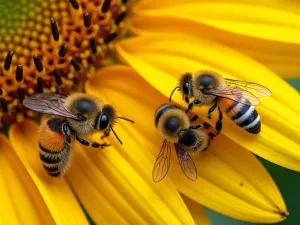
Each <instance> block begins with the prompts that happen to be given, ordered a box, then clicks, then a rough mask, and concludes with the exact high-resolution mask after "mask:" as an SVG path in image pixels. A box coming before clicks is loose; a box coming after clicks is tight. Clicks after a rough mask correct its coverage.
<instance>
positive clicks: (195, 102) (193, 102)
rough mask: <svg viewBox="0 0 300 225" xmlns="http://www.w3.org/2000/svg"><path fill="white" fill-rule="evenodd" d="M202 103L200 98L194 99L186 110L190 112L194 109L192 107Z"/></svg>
mask: <svg viewBox="0 0 300 225" xmlns="http://www.w3.org/2000/svg"><path fill="white" fill-rule="evenodd" d="M200 103H201V102H200V101H199V100H194V101H192V102H191V103H190V104H189V106H188V108H187V110H185V112H186V113H188V112H189V111H190V110H192V108H193V107H194V106H195V105H199V104H200Z"/></svg>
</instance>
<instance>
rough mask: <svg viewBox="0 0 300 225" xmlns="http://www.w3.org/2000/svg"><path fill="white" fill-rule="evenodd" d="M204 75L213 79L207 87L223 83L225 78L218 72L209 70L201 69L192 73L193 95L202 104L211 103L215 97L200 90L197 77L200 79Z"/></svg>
mask: <svg viewBox="0 0 300 225" xmlns="http://www.w3.org/2000/svg"><path fill="white" fill-rule="evenodd" d="M204 75H208V76H210V77H212V79H213V83H212V84H211V85H210V86H209V87H208V88H215V87H218V86H221V85H224V84H225V80H224V78H223V77H222V76H221V75H220V74H218V73H216V72H214V71H210V70H201V71H198V72H196V73H195V74H194V76H193V79H192V90H193V96H194V97H195V99H197V100H199V101H200V102H201V103H202V104H211V103H213V102H214V101H215V99H216V97H215V96H213V95H206V94H203V93H202V92H201V89H202V88H203V87H202V86H201V85H200V82H199V79H201V77H203V76H204Z"/></svg>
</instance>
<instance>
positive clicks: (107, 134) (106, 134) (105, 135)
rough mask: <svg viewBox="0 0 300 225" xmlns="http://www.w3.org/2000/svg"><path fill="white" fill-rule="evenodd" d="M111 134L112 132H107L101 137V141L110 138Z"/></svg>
mask: <svg viewBox="0 0 300 225" xmlns="http://www.w3.org/2000/svg"><path fill="white" fill-rule="evenodd" d="M109 134H110V132H105V133H104V135H102V136H101V140H103V139H104V138H106V137H108V136H109Z"/></svg>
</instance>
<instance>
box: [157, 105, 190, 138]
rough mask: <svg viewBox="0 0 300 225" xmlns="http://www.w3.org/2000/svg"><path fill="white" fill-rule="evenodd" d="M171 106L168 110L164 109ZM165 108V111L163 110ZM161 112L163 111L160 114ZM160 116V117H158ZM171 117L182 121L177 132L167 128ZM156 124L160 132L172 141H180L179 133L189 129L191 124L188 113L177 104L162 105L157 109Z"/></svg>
mask: <svg viewBox="0 0 300 225" xmlns="http://www.w3.org/2000/svg"><path fill="white" fill-rule="evenodd" d="M167 107H169V109H168V110H164V109H166V108H167ZM162 110H163V111H162ZM159 112H162V114H161V115H160V114H159ZM158 117H159V118H158ZM171 117H175V118H178V120H179V121H180V124H179V127H178V129H177V130H176V131H175V132H168V131H167V130H166V129H165V125H166V122H167V120H168V119H170V118H171ZM156 126H157V128H158V131H159V133H160V134H161V135H162V136H163V137H164V138H165V139H167V140H168V141H170V142H173V143H174V142H178V138H179V133H180V131H181V130H183V129H187V128H189V126H190V120H189V117H188V115H187V114H186V113H185V112H184V111H182V110H181V109H179V108H178V107H176V106H175V105H168V104H166V105H162V106H160V107H159V108H158V110H157V111H156Z"/></svg>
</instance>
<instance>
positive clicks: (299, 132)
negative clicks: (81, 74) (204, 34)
mask: <svg viewBox="0 0 300 225" xmlns="http://www.w3.org/2000/svg"><path fill="white" fill-rule="evenodd" d="M150 40H151V41H150ZM141 46H143V47H141ZM117 50H118V54H119V56H120V58H121V60H123V61H124V62H126V63H129V64H130V65H131V66H132V67H133V68H134V69H136V70H137V71H138V72H139V74H140V75H141V76H142V77H143V78H144V79H145V80H147V81H148V82H149V83H150V84H151V85H152V86H153V87H155V88H156V89H157V90H159V91H160V92H161V93H163V94H164V95H165V96H169V95H170V93H171V91H172V90H173V89H174V87H175V86H176V85H177V83H178V78H179V76H180V75H181V74H183V73H185V72H188V71H189V72H195V71H198V70H202V69H212V70H215V71H217V72H219V73H221V74H223V75H224V76H225V77H228V78H233V79H239V80H246V81H252V82H256V83H259V84H262V85H265V86H266V87H268V88H269V89H270V90H271V91H272V92H273V94H272V97H268V98H265V99H262V100H261V105H260V106H258V107H257V111H258V113H259V114H260V116H261V120H262V132H261V134H260V135H255V136H253V135H250V134H247V133H246V132H244V131H242V130H241V129H240V128H238V127H237V126H236V125H234V124H233V123H232V122H231V121H229V119H228V118H226V117H225V119H224V128H223V133H224V134H225V135H226V136H228V137H229V138H230V139H232V140H234V141H235V142H236V143H238V144H240V145H241V146H243V147H245V148H247V149H248V150H250V151H252V152H254V153H255V154H258V155H260V156H262V157H264V158H266V159H268V160H270V161H272V162H274V163H277V164H279V165H281V166H284V167H287V168H290V169H293V170H297V171H300V166H299V165H300V146H299V140H300V119H299V115H300V109H299V107H298V106H297V104H295V102H300V96H299V93H298V92H297V91H296V90H294V89H293V88H292V87H290V86H289V85H288V84H287V83H286V82H284V81H283V80H282V79H281V78H279V77H278V76H276V75H275V74H274V73H272V72H271V71H269V70H268V69H266V68H265V67H263V66H262V65H261V64H258V63H256V62H254V61H253V60H251V59H249V58H248V57H246V56H245V55H242V54H238V53H237V52H235V51H233V50H232V49H229V48H227V47H224V46H223V45H220V44H217V43H214V42H208V41H205V40H202V41H200V39H197V41H195V39H193V38H186V39H185V40H182V39H180V38H178V39H176V37H173V38H172V37H170V36H167V37H166V36H165V37H164V39H163V40H162V39H160V38H158V37H157V36H144V37H137V38H132V39H128V40H126V41H123V42H122V43H121V44H120V45H118V46H117ZM174 100H175V101H177V102H178V103H180V104H182V105H183V106H184V107H186V105H185V104H184V102H183V101H182V100H181V98H180V96H179V95H176V96H174ZM207 110H208V108H207V107H202V108H201V109H200V108H197V109H195V110H194V111H195V112H197V113H198V114H199V115H200V116H201V117H202V118H204V119H206V118H207ZM215 116H216V115H215ZM215 119H216V118H215ZM215 119H213V120H212V121H210V122H211V123H212V124H215V121H216V120H215Z"/></svg>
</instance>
